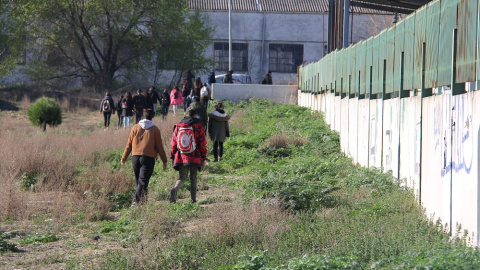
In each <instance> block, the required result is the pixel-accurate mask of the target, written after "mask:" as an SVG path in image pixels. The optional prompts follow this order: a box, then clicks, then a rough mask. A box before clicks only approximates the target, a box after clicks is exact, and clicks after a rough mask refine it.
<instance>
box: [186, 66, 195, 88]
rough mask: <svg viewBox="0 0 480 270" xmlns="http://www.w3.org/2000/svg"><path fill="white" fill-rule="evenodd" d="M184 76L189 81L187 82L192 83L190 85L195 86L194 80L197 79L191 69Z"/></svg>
mask: <svg viewBox="0 0 480 270" xmlns="http://www.w3.org/2000/svg"><path fill="white" fill-rule="evenodd" d="M184 76H185V78H186V79H187V81H188V82H189V83H190V85H193V80H194V79H195V75H193V73H192V71H191V70H190V69H187V71H186V72H185V74H184Z"/></svg>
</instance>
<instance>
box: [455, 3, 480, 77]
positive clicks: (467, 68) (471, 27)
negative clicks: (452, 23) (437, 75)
mask: <svg viewBox="0 0 480 270" xmlns="http://www.w3.org/2000/svg"><path fill="white" fill-rule="evenodd" d="M477 16H478V0H460V2H459V4H458V18H457V22H458V30H457V37H458V39H457V55H456V56H457V74H456V82H459V83H461V82H473V81H475V75H476V67H477V65H476V62H475V60H476V59H475V53H476V49H477V48H476V45H477Z"/></svg>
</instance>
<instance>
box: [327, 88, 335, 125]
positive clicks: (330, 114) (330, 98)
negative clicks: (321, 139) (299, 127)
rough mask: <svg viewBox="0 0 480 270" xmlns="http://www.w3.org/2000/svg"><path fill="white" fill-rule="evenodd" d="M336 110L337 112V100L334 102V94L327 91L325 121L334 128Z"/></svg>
mask: <svg viewBox="0 0 480 270" xmlns="http://www.w3.org/2000/svg"><path fill="white" fill-rule="evenodd" d="M334 112H335V102H334V95H333V94H331V93H327V94H326V95H325V122H327V124H328V125H329V126H330V128H331V129H333V126H334V125H333V121H334Z"/></svg>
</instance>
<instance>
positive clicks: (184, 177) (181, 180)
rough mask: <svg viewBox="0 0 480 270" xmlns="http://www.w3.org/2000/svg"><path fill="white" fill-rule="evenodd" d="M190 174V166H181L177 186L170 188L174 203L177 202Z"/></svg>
mask: <svg viewBox="0 0 480 270" xmlns="http://www.w3.org/2000/svg"><path fill="white" fill-rule="evenodd" d="M187 176H188V166H180V168H178V180H177V182H175V186H174V187H173V188H172V190H170V202H171V203H174V202H177V193H178V191H179V190H180V189H181V188H182V186H183V184H184V183H185V180H187Z"/></svg>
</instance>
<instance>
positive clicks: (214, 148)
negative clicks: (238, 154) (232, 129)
mask: <svg viewBox="0 0 480 270" xmlns="http://www.w3.org/2000/svg"><path fill="white" fill-rule="evenodd" d="M213 157H214V158H215V159H214V160H213V161H215V162H216V161H218V141H214V142H213Z"/></svg>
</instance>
